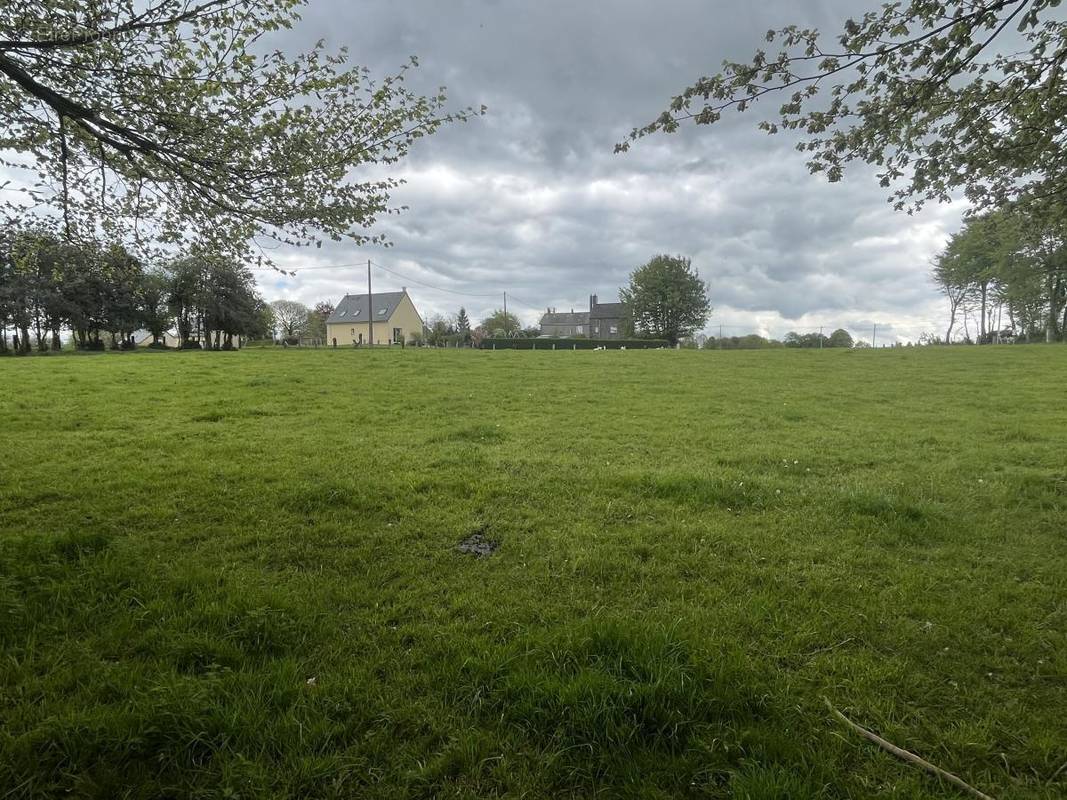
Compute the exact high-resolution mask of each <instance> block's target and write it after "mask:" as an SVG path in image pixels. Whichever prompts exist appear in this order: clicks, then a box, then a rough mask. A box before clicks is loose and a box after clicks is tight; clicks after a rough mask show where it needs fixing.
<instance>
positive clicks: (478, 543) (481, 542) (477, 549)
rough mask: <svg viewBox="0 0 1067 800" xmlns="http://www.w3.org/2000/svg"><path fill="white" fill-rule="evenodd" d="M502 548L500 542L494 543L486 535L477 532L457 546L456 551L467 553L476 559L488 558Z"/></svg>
mask: <svg viewBox="0 0 1067 800" xmlns="http://www.w3.org/2000/svg"><path fill="white" fill-rule="evenodd" d="M499 547H500V542H496V541H493V540H492V539H489V538H488V537H486V535H485V534H484V533H481V532H477V533H472V534H471V535H470V536H468V537H467V538H466V539H464V540H463V541H462V542H460V543H459V544H457V545H456V549H457V550H458V551H459V552H461V553H466V554H467V555H469V556H474V557H475V558H486V557H487V556H491V555H492V554H493V553H495V552H496V551H497V549H498V548H499Z"/></svg>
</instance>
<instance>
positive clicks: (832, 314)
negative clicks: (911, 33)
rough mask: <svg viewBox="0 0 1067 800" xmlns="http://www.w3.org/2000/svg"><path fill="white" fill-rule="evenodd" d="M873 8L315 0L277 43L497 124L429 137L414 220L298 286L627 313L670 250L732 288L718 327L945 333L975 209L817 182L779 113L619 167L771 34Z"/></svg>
mask: <svg viewBox="0 0 1067 800" xmlns="http://www.w3.org/2000/svg"><path fill="white" fill-rule="evenodd" d="M871 5H872V7H873V5H874V2H873V0H872V4H871ZM861 10H862V8H857V4H856V2H855V0H826V1H825V2H806V3H803V4H799V3H794V2H786V1H785V0H771V1H770V2H765V3H760V4H740V3H735V2H726V0H720V2H713V3H708V2H702V1H700V0H661V1H660V2H656V3H650V2H643V1H638V0H631V1H630V2H625V1H624V0H611V1H610V2H606V1H605V0H598V2H596V3H575V2H573V0H571V2H559V1H558V0H542V2H537V3H530V2H527V1H526V0H454V1H453V2H440V0H408V1H407V2H404V3H396V2H393V1H392V0H370V1H369V2H360V3H349V2H343V1H342V0H311V3H310V4H309V6H308V7H306V8H305V9H304V13H303V19H302V21H301V22H300V23H299V24H298V25H297V26H296V27H295V28H294V29H292V30H290V31H286V32H284V34H280V35H279V36H277V37H275V40H274V41H272V44H276V45H277V46H279V47H282V48H283V49H290V48H291V49H299V48H305V47H307V46H308V45H309V44H310V43H312V42H314V41H315V40H317V39H320V38H321V39H324V40H325V41H326V43H327V45H328V46H329V47H331V48H339V47H341V46H342V45H346V46H347V47H348V48H349V52H350V55H351V59H352V61H353V62H355V63H359V64H364V65H366V66H368V67H370V68H371V69H372V71H374V72H375V73H376V74H379V75H381V74H384V73H387V72H391V71H393V70H395V69H396V68H397V67H399V66H400V65H402V64H403V63H404V62H405V61H406V59H407V57H408V56H410V55H416V56H418V58H419V60H420V64H421V66H420V68H419V69H418V70H417V71H416V72H415V73H414V74H413V75H412V77H411V81H412V82H413V84H414V85H415V86H416V87H417V88H419V89H420V90H422V91H433V90H435V89H436V87H437V86H438V85H441V84H444V85H447V87H448V94H449V97H450V103H451V104H452V105H453V106H454V107H457V108H458V107H463V106H467V105H474V106H477V105H481V104H483V103H484V104H485V105H486V106H488V113H487V115H486V116H484V117H481V118H479V119H476V120H474V121H472V122H470V123H468V124H463V125H455V126H451V127H449V128H447V129H445V130H442V131H441V132H439V133H438V134H435V135H434V136H433V137H430V138H429V139H426V140H423V141H422V142H420V143H419V144H418V145H417V147H416V148H415V150H414V151H413V152H412V154H411V157H410V158H409V159H408V160H406V161H405V162H404V163H403V164H402V165H400V166H399V168H398V174H399V176H400V177H403V178H404V179H405V180H406V181H407V183H406V184H405V185H404V186H403V187H401V188H400V189H399V190H398V191H397V192H396V193H395V195H394V200H395V201H396V202H397V203H402V204H405V205H407V206H409V210H408V211H406V212H405V213H404V214H402V215H401V216H399V217H389V218H386V219H383V220H382V221H381V223H380V227H379V229H378V230H379V231H381V232H383V233H385V234H386V235H387V236H388V237H389V239H390V241H391V242H392V245H393V246H392V247H391V248H389V249H380V248H354V247H345V246H342V245H334V246H328V247H324V248H323V249H322V250H315V251H289V252H282V251H278V252H276V253H275V257H276V258H277V260H278V262H279V263H280V264H282V265H284V266H286V267H288V268H296V269H298V270H299V269H301V268H307V267H322V266H328V265H334V264H358V263H360V262H362V261H364V260H365V259H367V258H372V259H374V261H375V262H376V263H380V264H382V265H385V266H388V267H390V268H391V269H392V270H393V273H388V272H384V271H381V272H379V274H378V275H377V276H376V278H375V280H376V286H380V287H381V288H382V289H386V288H398V287H399V286H400V285H404V284H405V282H406V283H407V284H408V288H409V290H410V291H411V292H412V294H413V296H414V297H415V299H416V302H417V303H418V305H419V306H420V308H421V309H422V310H423V311H424V316H429V315H432V314H435V313H454V312H455V311H456V310H457V308H458V307H459V306H460V305H461V304H462V305H465V306H466V307H467V309H468V311H469V312H470V313H471V314H472V315H473V316H474V317H475V318H477V317H478V316H479V315H481V314H485V313H487V312H489V311H491V310H492V309H493V308H495V307H499V305H500V304H501V301H502V293H503V292H504V291H505V290H506V291H508V292H509V293H510V294H511V302H510V305H509V308H514V309H515V310H517V311H519V312H520V313H521V315H522V316H523V319H524V321H525V322H528V323H535V322H536V320H537V318H538V315H539V310H541V309H543V308H545V307H546V306H556V307H559V308H570V307H572V306H573V307H576V308H577V307H581V306H582V305H583V304H584V303H585V302H586V299H587V297H588V295H589V294H590V293H593V292H597V293H598V294H599V295H600V296H601V298H602V299H605V298H606V299H613V298H614V295H615V294H616V292H617V290H618V287H619V286H620V285H622V284H623V283H624V282H625V281H626V278H627V276H628V274H629V273H630V272H631V271H632V270H633V269H634V268H635V267H637V266H639V265H640V264H641V263H643V262H644V261H646V260H647V259H648V258H649V257H650V256H652V255H654V254H656V253H660V252H668V253H680V254H683V255H687V256H690V257H691V258H692V259H693V261H694V264H695V265H696V266H697V267H698V269H699V270H700V273H701V275H702V277H703V278H704V279H705V280H706V281H707V282H708V283H709V285H710V287H711V296H712V300H713V305H714V306H715V311H714V313H713V317H712V319H711V320H710V321H709V324H708V330H709V331H716V332H717V330H718V326H719V325H723V326H725V328H724V330H725V331H726V332H729V333H736V334H742V333H748V332H761V333H765V334H771V335H776V336H781V335H783V334H784V333H785V332H786V331H788V330H790V329H797V330H810V329H817V328H818V327H819V326H828V327H838V326H843V327H848V328H849V329H850V330H852V331H853V333H854V334H855V335H858V336H865V335H866V334H867V333H869V331H868V328H869V327H870V326H873V325H874V324H878V325H879V328H880V329H884V330H885V331H886V333H887V335H888V334H892V335H895V336H899V337H901V338H914V337H916V336H918V335H919V333H921V332H922V331H924V330H939V329H940V327H941V326H940V321H939V315H940V314H941V305H940V302H939V299H938V297H937V294H936V293H935V291H934V289H933V287H932V285H931V284H930V283H929V280H928V278H927V273H928V271H929V259H930V258H931V257H932V256H933V255H934V254H935V253H936V252H937V250H938V249H939V248H940V247H941V246H942V244H943V242H944V240H945V238H946V237H947V235H948V234H949V233H950V232H951V231H953V230H955V229H956V227H958V225H959V219H960V215H961V213H962V211H963V210H964V206H963V205H962V204H960V203H957V204H953V205H949V206H932V207H929V208H927V209H925V210H924V211H922V212H921V213H919V214H917V215H915V216H911V217H909V216H907V215H904V214H900V213H896V212H893V211H892V209H891V208H890V207H889V206H888V205H887V203H886V197H885V190H884V189H881V188H880V187H879V186H878V184H877V181H876V180H875V179H874V177H873V172H872V170H870V169H866V168H859V169H856V170H854V171H852V172H851V173H850V174H849V175H847V176H846V180H845V181H843V182H842V183H839V184H835V185H829V184H827V183H826V182H825V181H824V180H823V179H821V178H819V177H814V176H811V175H809V174H808V172H807V170H806V168H805V166H804V158H803V155H802V154H800V153H798V152H796V151H795V149H794V144H795V142H794V141H792V140H790V139H788V138H786V137H784V136H776V137H769V136H767V135H766V134H764V133H761V132H760V131H758V130H757V129H756V123H757V122H758V121H759V119H761V118H763V117H762V116H761V115H770V114H773V112H774V110H775V109H776V107H777V104H778V101H777V100H772V101H770V102H768V103H764V104H763V105H762V107H760V106H757V107H756V108H755V109H754V110H753V111H752V112H751V113H749V114H745V115H737V116H731V117H730V118H728V119H726V120H724V121H723V123H722V124H721V125H717V126H715V127H713V128H700V129H695V128H687V129H685V130H683V131H682V132H680V133H679V134H676V135H673V136H660V137H655V138H652V139H646V140H642V141H641V142H639V143H637V144H636V145H635V146H634V147H633V149H632V150H631V151H630V152H629V153H625V154H620V155H616V154H614V153H613V146H614V144H615V143H616V142H617V141H619V140H621V139H622V138H623V137H624V136H625V135H626V134H627V133H628V132H629V130H630V129H631V128H633V127H634V126H636V125H640V124H642V123H644V122H647V121H649V120H650V119H652V118H653V117H654V116H655V115H656V114H657V113H659V112H660V111H662V109H663V108H664V107H665V106H666V104H667V103H668V102H669V100H670V97H671V96H672V95H673V94H675V93H677V92H678V91H679V90H680V89H681V88H683V87H684V86H685V85H687V84H688V83H689V82H691V81H692V80H694V79H696V78H697V77H699V76H701V75H704V74H708V73H710V72H713V71H714V70H715V69H716V67H717V66H718V64H719V63H720V62H721V61H722V60H723V59H724V58H736V59H743V58H746V57H747V56H749V55H751V53H752V52H753V51H754V50H755V49H757V48H759V47H761V46H765V42H764V39H763V35H764V33H765V32H766V31H767V30H768V29H769V28H774V27H781V26H782V25H785V24H788V23H798V24H803V25H811V26H815V27H819V28H820V29H822V30H824V31H825V32H827V33H828V34H831V35H832V34H833V33H835V32H836V31H837V30H838V29H839V28H840V26H841V25H842V23H843V22H844V20H845V18H846V17H848V16H849V15H854V14H857V13H859V11H861ZM401 276H403V277H401ZM364 280H365V271H364V270H363V269H361V268H359V267H352V268H344V269H337V270H327V269H316V270H307V271H300V272H298V274H297V275H296V277H293V278H288V277H281V276H277V275H271V274H269V273H260V285H261V288H262V290H263V292H264V294H265V295H266V296H267V297H268V298H269V299H274V298H276V297H282V296H284V297H290V298H294V299H299V300H302V301H304V302H307V303H312V302H315V301H317V300H320V299H332V300H336V299H337V298H338V297H339V296H340V295H341V294H343V293H344V292H348V291H358V290H361V289H362V287H363V285H364ZM430 286H432V287H436V288H433V289H431V288H428V287H430ZM444 289H449V290H451V291H443V290H444ZM868 338H869V337H868ZM879 338H881V336H880V337H879Z"/></svg>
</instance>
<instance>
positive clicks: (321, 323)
mask: <svg viewBox="0 0 1067 800" xmlns="http://www.w3.org/2000/svg"><path fill="white" fill-rule="evenodd" d="M332 313H333V303H331V302H330V301H329V300H320V301H319V302H318V303H316V304H315V307H314V308H312V309H311V311H309V312H308V320H307V335H308V336H309V337H310V338H312V339H320V340H322V341H323V342H325V341H326V320H328V319H329V318H330V315H331V314H332Z"/></svg>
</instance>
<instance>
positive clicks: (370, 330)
mask: <svg viewBox="0 0 1067 800" xmlns="http://www.w3.org/2000/svg"><path fill="white" fill-rule="evenodd" d="M367 335H368V336H369V337H370V342H368V344H370V346H371V347H373V346H374V295H373V294H371V288H370V259H369V258H368V259H367Z"/></svg>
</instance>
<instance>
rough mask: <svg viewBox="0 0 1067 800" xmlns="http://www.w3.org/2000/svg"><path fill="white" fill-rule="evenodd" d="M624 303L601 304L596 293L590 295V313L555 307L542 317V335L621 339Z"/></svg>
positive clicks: (624, 311) (622, 335) (546, 311)
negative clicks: (561, 309) (565, 310)
mask: <svg viewBox="0 0 1067 800" xmlns="http://www.w3.org/2000/svg"><path fill="white" fill-rule="evenodd" d="M625 316H626V305H625V304H624V303H600V302H598V301H597V296H596V295H595V294H591V295H589V310H588V311H575V310H574V309H573V308H572V309H571V310H570V312H563V313H560V312H557V311H556V309H554V308H549V309H546V310H545V313H544V314H542V315H541V335H542V336H588V337H589V338H590V339H621V338H623V337H624V333H623V319H624V317H625Z"/></svg>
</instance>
